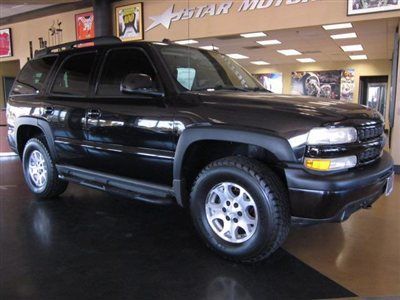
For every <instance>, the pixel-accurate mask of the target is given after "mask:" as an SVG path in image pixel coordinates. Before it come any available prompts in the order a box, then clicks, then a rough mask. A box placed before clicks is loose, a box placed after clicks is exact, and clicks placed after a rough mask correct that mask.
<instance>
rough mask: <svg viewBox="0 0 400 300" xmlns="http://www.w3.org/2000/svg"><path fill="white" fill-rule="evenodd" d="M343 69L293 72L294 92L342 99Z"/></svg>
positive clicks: (295, 93)
mask: <svg viewBox="0 0 400 300" xmlns="http://www.w3.org/2000/svg"><path fill="white" fill-rule="evenodd" d="M341 77H342V70H335V71H318V72H307V71H300V72H292V94H294V95H307V96H314V97H321V98H329V99H336V100H339V99H340V82H341Z"/></svg>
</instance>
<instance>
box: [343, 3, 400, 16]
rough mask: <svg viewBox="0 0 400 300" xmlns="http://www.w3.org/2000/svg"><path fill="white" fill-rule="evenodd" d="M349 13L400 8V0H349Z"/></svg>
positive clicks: (358, 13)
mask: <svg viewBox="0 0 400 300" xmlns="http://www.w3.org/2000/svg"><path fill="white" fill-rule="evenodd" d="M347 1H348V2H347V5H348V7H347V15H349V16H351V15H360V14H368V13H377V12H385V11H393V10H398V9H400V0H347Z"/></svg>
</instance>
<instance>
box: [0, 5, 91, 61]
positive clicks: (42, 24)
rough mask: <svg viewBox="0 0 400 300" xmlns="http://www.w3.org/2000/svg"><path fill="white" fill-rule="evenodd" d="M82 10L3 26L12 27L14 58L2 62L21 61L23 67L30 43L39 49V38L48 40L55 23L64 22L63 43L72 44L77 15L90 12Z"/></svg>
mask: <svg viewBox="0 0 400 300" xmlns="http://www.w3.org/2000/svg"><path fill="white" fill-rule="evenodd" d="M89 10H90V8H89V9H82V10H76V11H70V12H65V13H61V14H58V15H52V16H47V17H43V18H38V19H33V20H28V21H25V22H19V23H14V24H9V25H5V26H2V27H1V28H8V27H10V28H11V30H12V40H13V52H14V55H13V57H9V58H1V59H0V62H3V61H10V60H15V59H19V60H20V64H21V67H22V66H23V65H24V64H25V63H26V61H27V58H28V57H29V41H32V42H33V48H34V49H38V48H39V41H38V38H39V37H43V38H44V39H45V40H47V39H48V30H49V28H50V26H52V24H53V22H54V21H56V20H59V21H61V22H62V26H61V28H62V29H63V42H64V43H65V42H71V41H74V40H75V14H77V13H81V12H85V11H89Z"/></svg>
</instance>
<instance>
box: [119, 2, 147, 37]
mask: <svg viewBox="0 0 400 300" xmlns="http://www.w3.org/2000/svg"><path fill="white" fill-rule="evenodd" d="M115 23H116V24H117V37H119V38H120V39H121V40H122V41H136V40H143V4H142V3H135V4H129V5H125V6H119V7H116V8H115Z"/></svg>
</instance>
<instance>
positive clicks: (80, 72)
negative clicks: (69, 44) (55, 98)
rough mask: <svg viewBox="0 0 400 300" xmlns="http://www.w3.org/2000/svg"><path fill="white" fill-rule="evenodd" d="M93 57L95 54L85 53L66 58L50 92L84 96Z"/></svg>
mask: <svg viewBox="0 0 400 300" xmlns="http://www.w3.org/2000/svg"><path fill="white" fill-rule="evenodd" d="M95 57H96V55H95V53H85V54H78V55H74V56H71V57H69V58H67V59H66V60H65V62H64V63H63V64H62V66H61V68H60V70H59V71H58V73H57V76H56V80H55V81H54V85H53V88H52V92H53V93H57V94H65V95H74V96H85V95H86V94H87V92H88V90H89V78H90V73H91V71H92V68H93V66H94V60H95Z"/></svg>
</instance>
